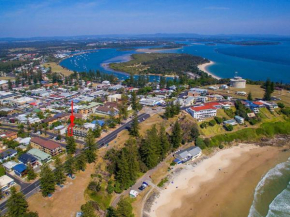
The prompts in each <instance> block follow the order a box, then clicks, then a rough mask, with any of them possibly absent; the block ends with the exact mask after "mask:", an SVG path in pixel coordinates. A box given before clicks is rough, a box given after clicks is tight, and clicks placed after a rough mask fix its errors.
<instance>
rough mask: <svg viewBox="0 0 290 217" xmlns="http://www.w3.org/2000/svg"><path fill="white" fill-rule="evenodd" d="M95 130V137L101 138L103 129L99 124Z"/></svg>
mask: <svg viewBox="0 0 290 217" xmlns="http://www.w3.org/2000/svg"><path fill="white" fill-rule="evenodd" d="M93 132H94V136H95V138H99V137H100V136H101V133H102V129H101V127H100V126H99V125H97V126H96V127H95V129H94V131H93Z"/></svg>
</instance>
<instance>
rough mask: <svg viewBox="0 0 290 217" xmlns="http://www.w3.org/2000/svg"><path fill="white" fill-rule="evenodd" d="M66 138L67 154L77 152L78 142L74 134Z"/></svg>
mask: <svg viewBox="0 0 290 217" xmlns="http://www.w3.org/2000/svg"><path fill="white" fill-rule="evenodd" d="M65 140H66V152H67V154H75V153H76V147H77V145H76V142H75V139H74V137H73V136H67V137H66V138H65Z"/></svg>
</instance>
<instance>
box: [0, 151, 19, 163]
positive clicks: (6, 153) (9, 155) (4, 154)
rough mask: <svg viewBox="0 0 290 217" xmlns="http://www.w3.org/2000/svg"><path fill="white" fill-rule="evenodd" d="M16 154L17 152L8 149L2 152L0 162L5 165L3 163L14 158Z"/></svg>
mask: <svg viewBox="0 0 290 217" xmlns="http://www.w3.org/2000/svg"><path fill="white" fill-rule="evenodd" d="M16 154H17V151H16V150H14V149H11V148H8V149H6V150H4V151H2V152H0V162H1V163H3V161H5V160H8V159H10V158H12V157H14V156H15V155H16Z"/></svg>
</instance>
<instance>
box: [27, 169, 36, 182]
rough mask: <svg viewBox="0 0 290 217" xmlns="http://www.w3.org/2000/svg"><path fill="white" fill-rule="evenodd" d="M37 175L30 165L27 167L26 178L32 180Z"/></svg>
mask: <svg viewBox="0 0 290 217" xmlns="http://www.w3.org/2000/svg"><path fill="white" fill-rule="evenodd" d="M36 177H37V174H36V173H35V172H34V170H33V168H32V166H31V165H29V166H28V167H27V179H28V180H29V181H30V180H34V179H35V178H36Z"/></svg>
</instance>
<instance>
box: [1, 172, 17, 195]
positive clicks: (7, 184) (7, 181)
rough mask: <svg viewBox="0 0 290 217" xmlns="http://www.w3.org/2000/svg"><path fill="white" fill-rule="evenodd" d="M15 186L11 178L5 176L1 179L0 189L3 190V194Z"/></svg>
mask: <svg viewBox="0 0 290 217" xmlns="http://www.w3.org/2000/svg"><path fill="white" fill-rule="evenodd" d="M13 185H15V182H14V180H13V179H12V178H10V177H9V176H7V175H4V176H1V177H0V189H1V191H2V192H3V191H6V190H8V189H9V188H11V187H12V186H13Z"/></svg>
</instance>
